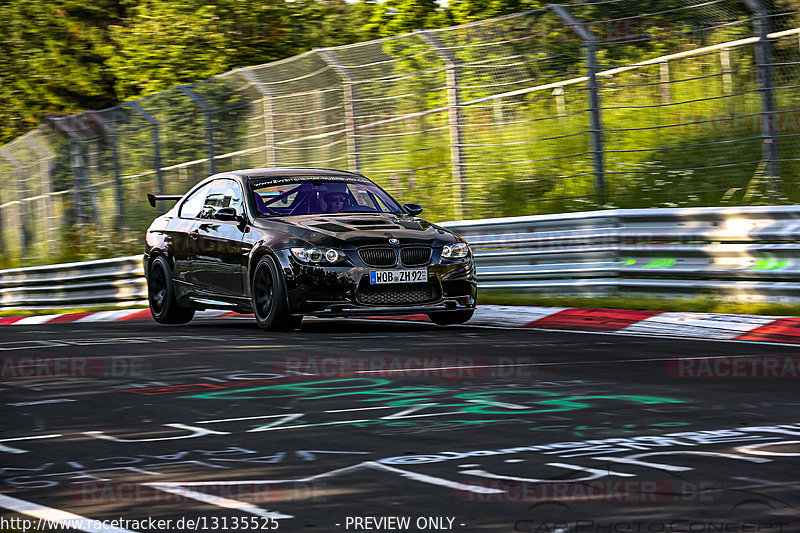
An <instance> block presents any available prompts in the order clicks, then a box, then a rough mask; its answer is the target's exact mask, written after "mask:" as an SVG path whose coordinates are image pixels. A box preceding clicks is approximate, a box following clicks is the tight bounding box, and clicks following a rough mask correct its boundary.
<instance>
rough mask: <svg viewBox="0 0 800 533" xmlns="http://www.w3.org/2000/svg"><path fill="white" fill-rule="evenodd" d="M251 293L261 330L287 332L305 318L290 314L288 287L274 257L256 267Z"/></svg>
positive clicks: (254, 311) (263, 258) (265, 259)
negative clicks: (287, 303) (287, 301)
mask: <svg viewBox="0 0 800 533" xmlns="http://www.w3.org/2000/svg"><path fill="white" fill-rule="evenodd" d="M251 293H252V303H253V313H254V314H255V316H256V322H257V323H258V326H259V327H260V328H261V329H264V330H267V331H269V330H287V329H293V328H296V327H299V326H300V323H301V322H302V320H303V317H295V316H291V315H290V314H289V309H288V306H287V305H286V285H285V284H284V282H283V276H281V273H280V271H279V270H278V267H277V265H276V264H275V260H274V259H272V257H270V256H268V255H267V256H264V257H262V258H261V259H260V260H259V262H258V265H256V270H255V272H254V273H253V283H252V291H251Z"/></svg>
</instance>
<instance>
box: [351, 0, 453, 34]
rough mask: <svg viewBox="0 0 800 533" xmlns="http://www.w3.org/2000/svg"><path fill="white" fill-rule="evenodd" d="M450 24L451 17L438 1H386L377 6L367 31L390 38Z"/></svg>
mask: <svg viewBox="0 0 800 533" xmlns="http://www.w3.org/2000/svg"><path fill="white" fill-rule="evenodd" d="M449 24H451V20H450V17H449V16H448V14H447V12H446V10H444V9H442V8H440V7H439V4H438V3H437V2H436V0H386V1H385V2H383V3H380V4H378V5H376V6H375V8H374V9H373V11H372V16H371V17H370V20H369V22H368V23H367V25H366V26H365V31H367V32H370V33H377V34H378V35H381V36H390V35H398V34H401V33H409V32H412V31H414V30H417V29H424V28H443V27H446V26H448V25H449Z"/></svg>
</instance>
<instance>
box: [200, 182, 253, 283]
mask: <svg viewBox="0 0 800 533" xmlns="http://www.w3.org/2000/svg"><path fill="white" fill-rule="evenodd" d="M223 207H232V208H234V209H235V210H236V213H237V215H239V216H240V217H244V195H243V192H242V188H241V186H240V185H239V183H237V182H236V181H234V180H231V179H218V180H215V181H213V182H212V186H211V189H210V190H209V192H208V195H207V196H206V200H205V203H204V206H203V210H202V211H201V212H200V214H199V220H198V221H197V223H196V224H195V227H194V228H193V229H192V234H193V235H194V236H195V238H196V239H197V250H198V252H197V259H196V261H194V267H193V273H192V278H193V280H192V282H193V284H194V286H195V289H196V292H197V294H207V295H209V296H221V297H237V296H242V295H243V293H244V291H243V289H244V287H243V284H242V275H243V272H244V266H245V258H244V254H243V252H242V240H243V238H244V233H243V231H244V229H245V226H244V224H242V223H240V222H237V221H227V220H217V219H215V218H214V213H215V212H216V211H217V210H218V209H220V208H223Z"/></svg>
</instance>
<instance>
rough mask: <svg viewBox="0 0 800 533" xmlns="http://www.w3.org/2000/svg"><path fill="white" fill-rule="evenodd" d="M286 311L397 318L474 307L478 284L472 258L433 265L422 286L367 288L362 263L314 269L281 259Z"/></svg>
mask: <svg viewBox="0 0 800 533" xmlns="http://www.w3.org/2000/svg"><path fill="white" fill-rule="evenodd" d="M279 261H280V263H281V266H282V268H283V273H284V279H285V281H286V292H287V300H288V302H287V303H288V305H289V312H290V313H292V314H295V315H307V316H358V315H401V314H413V313H433V312H440V311H456V310H469V309H474V308H475V305H476V302H477V294H478V286H477V281H476V279H475V265H474V262H473V261H472V258H467V259H465V260H461V261H453V262H447V263H437V264H431V265H428V266H426V267H399V268H425V269H427V271H428V281H427V282H426V283H391V284H377V285H375V284H370V283H369V278H370V271H372V270H392V269H381V268H373V267H368V266H365V265H352V264H351V265H345V266H335V265H331V266H317V265H307V264H301V263H300V262H298V261H296V260H295V259H294V258H293V257H289V256H288V255H283V257H279Z"/></svg>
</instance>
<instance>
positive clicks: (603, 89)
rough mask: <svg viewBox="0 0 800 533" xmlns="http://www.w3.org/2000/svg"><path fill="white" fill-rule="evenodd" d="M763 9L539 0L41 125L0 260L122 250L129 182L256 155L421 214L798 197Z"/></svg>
mask: <svg viewBox="0 0 800 533" xmlns="http://www.w3.org/2000/svg"><path fill="white" fill-rule="evenodd" d="M781 1H782V0H774V2H770V3H767V2H766V0H760V2H761V3H759V1H754V0H606V1H600V2H571V3H565V4H563V5H550V6H548V7H547V8H544V9H539V10H534V11H529V12H525V13H519V14H515V15H510V16H506V17H502V18H498V19H493V20H489V21H482V22H476V23H472V24H467V25H462V26H457V27H451V28H445V29H437V30H420V31H415V32H413V33H410V34H405V35H399V36H395V37H388V38H383V39H379V40H376V41H371V42H365V43H357V44H352V45H346V46H340V47H334V48H326V49H315V50H313V51H310V52H307V53H305V54H301V55H299V56H295V57H291V58H288V59H284V60H281V61H276V62H273V63H269V64H264V65H258V66H254V67H248V68H242V69H236V70H234V71H231V72H227V73H225V74H222V75H220V76H216V77H214V78H211V79H208V80H203V81H200V82H197V83H193V84H190V85H185V86H180V87H175V88H173V89H170V90H168V91H163V92H160V93H156V94H153V95H149V96H147V97H144V98H141V99H138V100H135V101H131V102H124V103H122V104H120V105H118V106H115V107H113V108H110V109H105V110H101V111H87V112H83V113H80V114H77V115H71V116H67V117H60V118H52V119H50V120H49V121H48V123H47V124H45V125H43V126H42V127H40V128H39V129H37V130H34V131H32V132H30V133H28V134H26V135H24V136H22V137H20V138H18V139H16V140H14V141H12V142H11V143H9V144H7V145H5V146H4V147H2V148H0V256H1V257H2V260H1V261H0V262H1V263H2V265H0V266H3V267H14V266H20V265H31V264H43V263H52V262H56V261H69V260H85V259H97V258H102V257H111V256H114V255H124V254H127V253H135V252H138V251H139V249H140V248H141V247H142V238H143V230H144V229H145V228H146V227H147V225H148V224H149V222H150V221H151V220H152V218H153V217H154V216H155V213H154V212H153V211H152V209H151V208H149V206H148V205H147V202H146V199H145V193H147V192H156V193H165V194H179V193H184V192H185V191H186V190H187V189H188V188H189V187H191V186H192V185H193V184H195V183H197V182H198V181H199V180H201V179H202V178H204V177H206V176H208V175H210V174H212V173H215V172H222V171H226V170H232V169H241V168H256V167H265V166H287V167H294V166H311V167H315V166H319V167H329V168H343V169H349V170H355V171H359V172H362V173H364V174H366V175H367V176H368V177H370V178H372V179H373V180H375V181H376V182H377V183H379V184H380V185H381V186H383V187H384V188H386V189H387V190H389V191H390V192H392V193H393V194H394V195H395V196H396V197H398V199H400V200H401V201H411V202H416V203H420V204H422V205H423V206H424V207H425V209H426V213H425V214H426V216H427V217H428V218H430V219H432V220H434V221H436V220H438V221H443V220H458V219H476V218H486V217H506V216H517V215H531V214H542V213H555V212H570V211H583V210H588V209H597V208H600V209H602V208H642V207H692V206H724V205H757V204H787V203H800V188H799V187H798V183H799V182H800V68H798V67H800V14H799V13H798V10H797V9H796V8H792V7H791V6H792V5H793V4H792V3H791V2H789V1H786V0H783V1H784V2H785V4H781V3H780V2H781Z"/></svg>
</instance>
